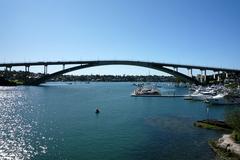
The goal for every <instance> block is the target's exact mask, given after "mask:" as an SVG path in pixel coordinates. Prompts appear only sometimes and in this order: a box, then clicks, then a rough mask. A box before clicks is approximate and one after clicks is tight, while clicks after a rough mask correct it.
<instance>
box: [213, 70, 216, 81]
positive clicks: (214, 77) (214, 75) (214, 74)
mask: <svg viewBox="0 0 240 160" xmlns="http://www.w3.org/2000/svg"><path fill="white" fill-rule="evenodd" d="M213 79H216V73H215V71H213Z"/></svg>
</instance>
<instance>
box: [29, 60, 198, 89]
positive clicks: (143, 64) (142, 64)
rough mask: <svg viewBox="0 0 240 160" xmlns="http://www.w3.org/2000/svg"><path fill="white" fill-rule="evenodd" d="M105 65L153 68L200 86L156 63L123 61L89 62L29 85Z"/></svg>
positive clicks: (189, 78) (194, 81)
mask: <svg viewBox="0 0 240 160" xmlns="http://www.w3.org/2000/svg"><path fill="white" fill-rule="evenodd" d="M104 65H132V66H139V67H146V68H151V69H155V70H158V71H162V72H165V73H168V74H170V75H173V76H175V77H178V78H180V79H181V80H183V81H186V82H189V83H193V84H200V82H199V81H197V80H196V79H194V78H193V77H189V76H187V75H185V74H182V73H180V72H177V71H175V70H171V69H169V68H166V67H164V66H162V65H160V64H156V63H147V62H130V61H125V62H123V61H121V62H116V61H114V62H111V61H96V62H88V63H84V64H81V65H78V66H75V67H71V68H68V69H63V70H61V71H58V72H55V73H52V74H47V75H45V76H43V77H41V78H39V79H36V80H34V81H32V82H29V83H28V85H40V84H42V83H44V82H46V81H47V80H50V79H52V78H54V77H56V76H58V75H62V74H65V73H68V72H72V71H76V70H80V69H84V68H90V67H96V66H104Z"/></svg>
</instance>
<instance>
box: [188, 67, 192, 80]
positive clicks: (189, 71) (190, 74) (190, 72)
mask: <svg viewBox="0 0 240 160" xmlns="http://www.w3.org/2000/svg"><path fill="white" fill-rule="evenodd" d="M187 70H188V76H189V77H191V78H192V77H193V74H192V68H191V69H190V68H188V69H187Z"/></svg>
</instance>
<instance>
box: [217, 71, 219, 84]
mask: <svg viewBox="0 0 240 160" xmlns="http://www.w3.org/2000/svg"><path fill="white" fill-rule="evenodd" d="M217 74H218V75H217V81H218V82H220V72H219V71H218V73H217Z"/></svg>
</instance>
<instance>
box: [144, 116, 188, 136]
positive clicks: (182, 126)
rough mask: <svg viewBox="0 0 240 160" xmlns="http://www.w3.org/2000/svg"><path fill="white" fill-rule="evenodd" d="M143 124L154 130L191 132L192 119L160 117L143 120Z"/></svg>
mask: <svg viewBox="0 0 240 160" xmlns="http://www.w3.org/2000/svg"><path fill="white" fill-rule="evenodd" d="M145 123H146V124H147V125H150V126H152V127H154V128H158V129H163V130H168V131H172V132H181V133H184V132H189V131H190V130H192V128H191V127H189V126H191V125H192V119H190V118H184V117H177V116H168V117H166V116H161V117H149V118H145Z"/></svg>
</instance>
